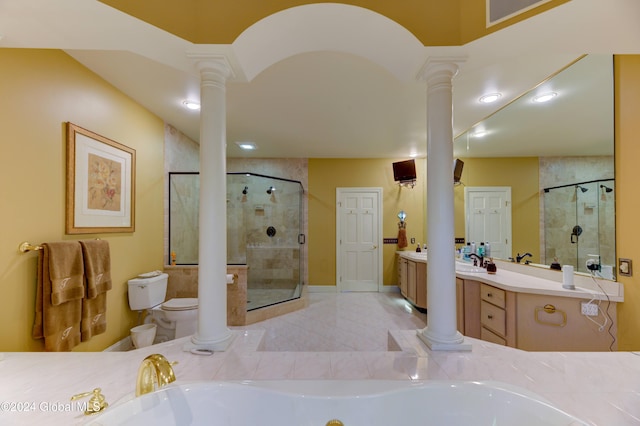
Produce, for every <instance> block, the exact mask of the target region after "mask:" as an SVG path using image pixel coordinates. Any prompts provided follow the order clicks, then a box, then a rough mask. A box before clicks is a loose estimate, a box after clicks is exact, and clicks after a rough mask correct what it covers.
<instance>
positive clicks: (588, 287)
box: [397, 251, 624, 302]
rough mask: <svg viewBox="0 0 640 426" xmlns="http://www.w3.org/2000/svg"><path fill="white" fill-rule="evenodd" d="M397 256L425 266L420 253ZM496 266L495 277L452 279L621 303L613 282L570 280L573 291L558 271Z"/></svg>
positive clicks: (620, 293) (621, 294)
mask: <svg viewBox="0 0 640 426" xmlns="http://www.w3.org/2000/svg"><path fill="white" fill-rule="evenodd" d="M397 253H398V255H399V256H401V257H404V258H406V259H409V260H413V261H416V262H425V263H427V255H426V253H424V252H419V253H417V252H411V251H399V252H397ZM496 265H497V266H498V270H497V272H496V273H495V274H488V273H486V272H480V273H471V272H458V271H456V276H457V277H458V278H462V279H465V280H475V281H480V282H483V283H486V284H489V285H492V286H495V287H498V288H501V289H503V290H506V291H513V292H516V293H529V294H542V295H547V296H560V297H575V298H580V299H591V298H593V297H594V296H595V297H597V298H600V299H601V300H606V299H609V301H611V302H623V301H624V288H623V286H622V285H621V284H620V283H618V282H615V281H609V280H603V279H597V278H592V277H590V276H587V275H584V274H582V275H576V276H575V278H574V284H575V290H568V289H565V288H563V287H562V281H561V279H562V274H561V273H560V272H558V271H551V270H549V269H541V268H534V267H529V266H525V265H517V264H514V265H510V264H509V262H500V261H497V262H496ZM551 278H556V279H551Z"/></svg>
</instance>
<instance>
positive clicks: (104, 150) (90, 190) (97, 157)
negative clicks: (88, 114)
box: [65, 122, 136, 234]
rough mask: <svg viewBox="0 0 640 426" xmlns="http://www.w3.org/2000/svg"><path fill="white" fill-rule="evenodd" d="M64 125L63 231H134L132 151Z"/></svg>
mask: <svg viewBox="0 0 640 426" xmlns="http://www.w3.org/2000/svg"><path fill="white" fill-rule="evenodd" d="M66 126H67V194H66V196H67V200H66V223H65V230H66V233H67V234H95V233H104V232H134V231H135V206H136V205H135V192H136V190H135V188H136V150H135V149H133V148H129V147H128V146H126V145H123V144H121V143H118V142H116V141H114V140H111V139H108V138H106V137H104V136H101V135H99V134H97V133H94V132H92V131H90V130H87V129H83V128H82V127H80V126H77V125H75V124H73V123H69V122H67V123H66Z"/></svg>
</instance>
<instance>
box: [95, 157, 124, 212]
mask: <svg viewBox="0 0 640 426" xmlns="http://www.w3.org/2000/svg"><path fill="white" fill-rule="evenodd" d="M88 163H89V164H88V166H89V170H88V174H87V179H88V182H87V191H88V194H87V207H88V208H89V209H94V210H107V211H120V204H121V203H120V200H121V194H122V165H121V164H120V163H119V162H117V161H112V160H109V159H107V158H104V157H100V156H98V155H95V154H89V159H88Z"/></svg>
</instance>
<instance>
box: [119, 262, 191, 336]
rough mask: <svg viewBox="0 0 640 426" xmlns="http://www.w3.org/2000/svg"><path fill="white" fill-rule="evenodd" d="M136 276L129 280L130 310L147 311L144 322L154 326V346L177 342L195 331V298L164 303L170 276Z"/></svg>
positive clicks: (176, 299)
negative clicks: (160, 343)
mask: <svg viewBox="0 0 640 426" xmlns="http://www.w3.org/2000/svg"><path fill="white" fill-rule="evenodd" d="M143 275H144V276H143V277H141V276H138V278H134V279H131V280H129V282H128V284H129V307H130V308H131V310H133V311H144V310H150V313H151V315H147V318H146V319H145V323H149V322H151V323H154V324H156V326H157V327H156V330H157V336H155V338H154V343H159V342H162V341H166V340H172V339H178V338H180V337H184V336H189V335H192V334H194V333H195V332H196V328H197V322H198V299H197V298H174V299H170V300H167V301H166V302H165V301H164V298H165V297H166V295H167V281H168V279H169V275H167V274H164V273H161V274H158V275H154V276H148V274H143Z"/></svg>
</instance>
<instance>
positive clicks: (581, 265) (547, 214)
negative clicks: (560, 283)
mask: <svg viewBox="0 0 640 426" xmlns="http://www.w3.org/2000/svg"><path fill="white" fill-rule="evenodd" d="M614 190H615V181H614V180H613V179H602V180H592V181H587V182H577V183H572V184H568V185H561V186H555V187H551V188H545V189H544V193H543V195H544V242H545V244H544V255H545V258H546V263H550V262H552V261H553V260H554V259H558V262H559V263H560V264H562V265H573V267H574V268H575V270H576V271H578V272H586V273H591V272H595V273H596V274H598V275H601V276H602V277H603V278H606V279H611V280H613V279H615V267H614V266H615V262H616V260H615V198H614V194H615V192H614Z"/></svg>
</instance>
